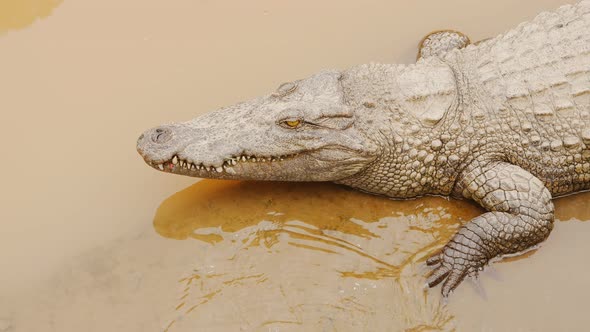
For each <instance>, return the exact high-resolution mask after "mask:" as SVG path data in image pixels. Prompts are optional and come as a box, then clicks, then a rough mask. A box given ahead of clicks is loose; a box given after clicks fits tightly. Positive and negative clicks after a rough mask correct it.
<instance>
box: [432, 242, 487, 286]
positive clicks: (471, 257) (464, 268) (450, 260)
mask: <svg viewBox="0 0 590 332" xmlns="http://www.w3.org/2000/svg"><path fill="white" fill-rule="evenodd" d="M462 237H463V236H462V235H459V234H457V235H456V236H455V238H453V239H452V240H451V241H450V242H449V243H448V244H447V245H446V246H444V248H443V249H442V250H441V251H440V252H439V253H437V254H434V255H432V256H431V257H430V258H429V259H428V260H427V261H426V265H428V266H433V267H434V270H433V271H432V273H431V274H430V276H429V277H428V279H427V281H426V283H427V285H428V287H434V286H436V285H438V284H439V283H441V282H443V281H444V283H443V286H442V290H441V292H442V295H443V297H444V298H447V297H448V296H449V295H450V293H451V292H452V291H453V290H454V289H455V288H457V286H459V284H460V283H461V282H462V281H463V280H464V279H465V277H467V276H471V277H477V275H478V273H479V271H481V270H483V268H484V266H485V265H486V264H487V262H488V261H489V259H488V258H487V257H486V256H485V254H484V253H483V252H482V250H480V249H478V248H477V246H476V245H474V244H475V243H474V242H472V241H465V240H466V239H464V240H463V241H461V240H462V239H461V238H462Z"/></svg>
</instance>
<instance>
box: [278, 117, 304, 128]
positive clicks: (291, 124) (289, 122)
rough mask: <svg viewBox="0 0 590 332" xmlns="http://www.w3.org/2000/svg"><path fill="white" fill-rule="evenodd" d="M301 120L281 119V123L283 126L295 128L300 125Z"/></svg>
mask: <svg viewBox="0 0 590 332" xmlns="http://www.w3.org/2000/svg"><path fill="white" fill-rule="evenodd" d="M301 123H302V121H301V120H299V119H289V120H283V121H281V125H282V126H283V127H285V128H289V129H295V128H299V127H300V126H301Z"/></svg>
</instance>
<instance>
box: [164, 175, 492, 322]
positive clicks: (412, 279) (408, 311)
mask: <svg viewBox="0 0 590 332" xmlns="http://www.w3.org/2000/svg"><path fill="white" fill-rule="evenodd" d="M449 211H452V212H449ZM478 213H480V210H479V208H477V207H476V206H474V205H471V204H465V203H464V202H459V201H448V200H446V199H444V198H439V197H426V198H422V199H418V200H411V201H394V200H390V199H387V198H383V197H376V196H371V195H367V194H363V193H359V192H356V191H353V190H349V189H347V188H344V187H340V186H336V185H332V184H325V183H305V184H300V183H272V182H230V181H225V182H221V181H211V180H205V181H201V182H199V183H197V184H195V185H193V186H192V187H189V188H187V189H186V190H184V191H181V192H179V193H177V194H175V195H174V196H172V197H171V198H169V199H168V200H166V201H165V202H164V203H163V204H162V205H161V206H160V208H159V209H158V212H157V213H156V217H155V220H154V226H155V228H156V231H157V232H158V233H159V234H160V235H162V236H164V237H169V238H174V239H187V238H194V239H197V240H199V241H204V242H206V243H208V244H210V245H211V246H210V247H209V249H210V250H209V249H208V254H207V256H208V258H209V259H208V262H211V263H210V264H208V263H205V262H201V264H200V266H199V267H198V268H196V269H195V271H194V272H193V273H191V274H190V275H189V276H187V277H185V278H183V279H181V280H180V283H181V284H182V285H183V287H184V290H183V292H182V295H181V296H180V301H179V304H178V306H177V307H176V310H177V312H178V318H181V317H184V316H185V315H186V316H187V317H186V319H183V320H179V319H176V320H173V321H172V322H171V323H170V324H171V325H170V330H171V331H172V330H174V328H173V327H176V326H178V325H179V324H180V323H179V322H181V321H190V324H199V326H201V327H211V326H220V328H221V329H228V330H232V329H234V328H238V327H239V326H240V325H239V324H240V323H241V322H243V320H244V319H245V320H246V321H248V322H249V324H250V326H249V328H260V327H262V326H265V327H269V328H270V327H277V328H278V327H281V328H288V327H289V326H297V328H298V329H299V328H316V329H317V328H318V327H322V328H323V329H326V330H330V331H331V330H342V329H345V328H346V327H350V326H356V327H357V328H362V329H368V330H371V329H378V328H384V327H386V326H388V327H391V328H395V329H409V330H415V331H419V330H425V329H427V328H436V329H443V328H444V329H448V328H449V324H451V323H452V316H451V315H450V314H449V313H448V312H447V311H446V310H445V309H444V307H441V305H440V301H439V298H438V293H436V292H431V293H430V294H426V293H425V292H424V291H423V283H424V279H423V274H424V273H425V272H426V271H425V270H424V269H421V268H420V266H421V264H416V263H418V262H422V261H423V259H424V258H425V257H426V256H427V255H428V254H429V253H431V252H433V251H434V250H436V249H437V248H438V247H440V246H442V245H443V244H444V243H445V242H446V241H447V240H448V239H449V237H450V236H451V235H452V234H453V233H454V232H455V230H456V228H457V227H458V226H459V225H460V222H461V221H462V220H468V219H470V218H471V217H473V216H475V215H477V214H478ZM432 294H435V295H432ZM253 300H254V301H253ZM230 302H231V303H232V304H231V305H224V304H227V303H230ZM197 312H198V313H197ZM261 313H264V314H261ZM189 314H194V315H196V316H198V317H199V322H198V323H197V322H195V321H194V320H191V319H190V317H191V316H189ZM204 317H212V319H213V320H214V321H207V319H206V318H204ZM220 324H221V325H220ZM232 324H235V325H232Z"/></svg>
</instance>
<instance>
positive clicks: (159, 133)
mask: <svg viewBox="0 0 590 332" xmlns="http://www.w3.org/2000/svg"><path fill="white" fill-rule="evenodd" d="M170 139H172V130H170V129H169V128H157V129H156V130H154V133H153V134H152V142H154V143H158V144H163V143H166V142H168V141H169V140H170Z"/></svg>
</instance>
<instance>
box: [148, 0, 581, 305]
mask: <svg viewBox="0 0 590 332" xmlns="http://www.w3.org/2000/svg"><path fill="white" fill-rule="evenodd" d="M467 44H469V42H468V39H466V38H464V37H463V36H462V35H461V34H459V33H453V32H440V33H437V34H433V35H432V36H430V37H429V38H427V39H426V40H425V41H423V45H422V46H423V49H421V56H420V57H419V59H418V60H417V62H416V63H414V64H410V65H402V64H381V63H370V64H363V65H357V66H354V67H351V68H348V69H345V70H323V71H321V72H319V73H317V74H315V75H312V76H310V77H308V78H305V79H300V80H295V81H292V82H288V83H283V84H281V85H280V86H279V87H278V88H277V89H276V91H274V92H272V93H269V94H267V95H264V96H262V97H259V98H255V99H253V100H250V101H245V102H241V103H238V104H236V105H233V106H229V107H224V108H221V109H219V110H216V111H213V112H210V113H207V114H205V115H202V116H200V117H197V118H195V119H193V120H191V121H188V122H181V123H172V124H167V125H162V126H159V127H155V128H152V129H149V130H147V131H145V132H144V133H143V134H142V135H141V136H140V137H139V139H138V141H137V150H138V152H139V153H140V155H141V156H142V157H143V159H144V160H145V162H146V163H147V164H148V165H150V166H151V167H153V168H155V169H157V170H159V171H163V172H167V173H173V174H180V175H188V176H194V177H200V178H213V179H238V180H270V181H331V182H335V183H339V184H343V185H347V186H350V187H353V188H356V189H358V190H361V191H364V192H367V193H372V194H377V195H385V196H388V197H391V198H396V199H409V198H415V197H419V196H423V195H443V196H450V197H454V198H460V199H469V200H473V201H475V202H476V203H478V204H479V205H481V206H482V207H483V208H484V209H485V210H486V212H484V213H483V214H481V215H480V216H478V217H475V218H474V219H472V220H470V221H468V222H467V223H465V224H464V225H463V226H462V227H460V228H459V230H458V231H457V233H456V234H455V235H454V236H453V237H452V238H451V240H450V241H449V242H448V243H447V244H446V245H444V246H443V247H442V249H440V251H438V252H436V253H435V254H433V255H432V256H430V257H429V258H428V259H426V264H427V265H429V266H431V267H432V268H431V270H430V272H429V275H428V276H427V280H426V285H427V286H430V287H434V286H436V285H437V284H439V283H441V282H442V287H441V293H442V296H443V297H444V298H447V297H448V296H449V294H450V293H451V292H452V291H453V290H454V289H455V288H456V287H457V286H458V285H459V284H460V283H461V282H462V281H463V280H464V279H465V278H466V277H474V278H476V277H477V276H478V274H479V273H480V271H482V270H483V269H484V267H485V266H487V265H488V263H490V262H491V261H494V260H497V259H501V258H503V257H507V256H512V255H517V254H520V253H523V252H525V251H528V250H531V249H534V248H537V246H538V245H539V244H541V243H542V242H543V241H544V240H545V239H546V238H547V237H548V236H549V233H550V232H551V230H552V228H553V222H554V206H553V203H552V199H553V198H554V197H558V196H562V195H566V194H570V193H574V192H579V191H583V190H588V189H590V0H584V1H581V2H578V3H577V4H575V5H565V6H562V7H560V8H558V9H557V10H555V11H552V12H543V13H541V14H539V15H538V16H537V17H535V18H534V19H533V20H531V21H529V22H525V23H522V24H520V25H518V26H517V27H516V28H514V29H512V30H509V31H508V32H506V33H503V34H501V35H499V36H497V37H495V38H491V39H488V40H485V41H482V42H480V43H478V44H469V45H467Z"/></svg>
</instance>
